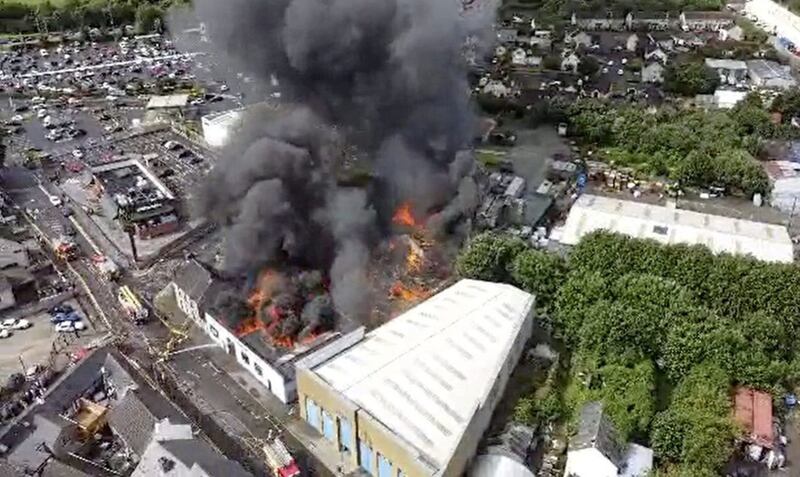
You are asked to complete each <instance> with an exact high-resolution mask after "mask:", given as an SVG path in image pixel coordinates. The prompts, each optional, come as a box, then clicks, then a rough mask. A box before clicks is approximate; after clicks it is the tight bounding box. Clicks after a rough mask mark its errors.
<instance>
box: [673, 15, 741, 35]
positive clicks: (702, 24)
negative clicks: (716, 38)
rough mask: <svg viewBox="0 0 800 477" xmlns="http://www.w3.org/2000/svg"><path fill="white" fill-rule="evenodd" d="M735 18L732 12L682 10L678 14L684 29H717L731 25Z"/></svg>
mask: <svg viewBox="0 0 800 477" xmlns="http://www.w3.org/2000/svg"><path fill="white" fill-rule="evenodd" d="M735 19H736V17H735V16H734V14H733V13H732V12H683V13H681V15H680V21H681V28H682V29H683V30H684V31H689V30H691V31H701V30H704V31H719V30H722V29H725V28H730V27H731V26H733V24H734V20H735Z"/></svg>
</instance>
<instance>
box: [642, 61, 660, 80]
mask: <svg viewBox="0 0 800 477" xmlns="http://www.w3.org/2000/svg"><path fill="white" fill-rule="evenodd" d="M664 69H665V68H664V65H662V64H661V63H659V62H657V61H654V62H652V63H648V64H646V65H645V66H644V67H643V68H642V82H644V83H655V84H660V83H663V82H664Z"/></svg>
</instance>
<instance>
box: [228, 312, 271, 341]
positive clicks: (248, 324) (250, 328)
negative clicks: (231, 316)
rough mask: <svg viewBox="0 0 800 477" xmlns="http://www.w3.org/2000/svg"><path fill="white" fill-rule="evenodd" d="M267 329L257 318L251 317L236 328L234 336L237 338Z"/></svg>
mask: <svg viewBox="0 0 800 477" xmlns="http://www.w3.org/2000/svg"><path fill="white" fill-rule="evenodd" d="M265 329H267V325H266V324H265V323H264V322H263V321H261V320H260V319H259V318H258V317H257V316H255V315H254V316H251V317H250V318H247V319H246V320H244V321H242V322H241V323H240V324H239V326H238V327H236V336H238V337H239V338H241V337H243V336H245V335H249V334H250V333H253V332H255V331H258V330H265Z"/></svg>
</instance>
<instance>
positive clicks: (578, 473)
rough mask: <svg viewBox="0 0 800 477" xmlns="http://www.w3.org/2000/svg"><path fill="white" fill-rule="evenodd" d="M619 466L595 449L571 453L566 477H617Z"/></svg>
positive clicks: (568, 457)
mask: <svg viewBox="0 0 800 477" xmlns="http://www.w3.org/2000/svg"><path fill="white" fill-rule="evenodd" d="M617 472H618V469H617V466H615V465H614V463H613V462H611V461H610V460H608V459H607V458H606V457H605V456H604V455H603V454H602V453H601V452H600V451H599V450H597V449H595V448H593V447H592V448H588V449H581V450H577V451H569V452H568V453H567V465H566V467H565V468H564V476H565V477H617Z"/></svg>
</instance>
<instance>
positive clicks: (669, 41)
mask: <svg viewBox="0 0 800 477" xmlns="http://www.w3.org/2000/svg"><path fill="white" fill-rule="evenodd" d="M656 45H658V48H661V49H662V50H664V51H665V52H670V51H672V50H674V49H675V39H674V38H672V37H670V38H663V39H660V40H657V41H656Z"/></svg>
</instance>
